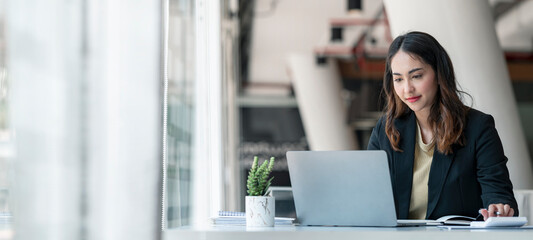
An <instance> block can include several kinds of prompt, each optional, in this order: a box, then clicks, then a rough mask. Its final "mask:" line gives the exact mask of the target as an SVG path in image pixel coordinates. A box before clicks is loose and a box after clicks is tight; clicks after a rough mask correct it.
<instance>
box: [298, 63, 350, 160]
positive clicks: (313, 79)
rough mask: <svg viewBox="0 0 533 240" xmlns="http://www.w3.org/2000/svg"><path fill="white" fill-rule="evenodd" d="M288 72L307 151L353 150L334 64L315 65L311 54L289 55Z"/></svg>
mask: <svg viewBox="0 0 533 240" xmlns="http://www.w3.org/2000/svg"><path fill="white" fill-rule="evenodd" d="M289 71H290V73H289V74H290V76H291V79H292V83H293V86H294V90H295V92H296V99H297V101H298V107H299V110H300V115H301V117H302V122H303V125H304V129H305V135H306V137H307V141H308V142H309V147H310V148H311V150H351V149H356V148H357V142H356V138H355V137H354V133H353V130H352V129H350V128H349V126H348V117H347V109H346V107H345V105H344V103H343V101H342V99H341V90H342V86H341V80H340V76H339V73H338V71H337V66H336V65H335V62H333V61H331V60H330V61H328V63H327V64H325V65H318V64H316V63H315V57H314V56H313V55H311V54H292V55H290V56H289Z"/></svg>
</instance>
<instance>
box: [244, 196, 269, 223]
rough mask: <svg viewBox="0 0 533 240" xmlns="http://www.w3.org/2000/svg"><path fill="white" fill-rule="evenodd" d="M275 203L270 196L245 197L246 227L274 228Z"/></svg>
mask: <svg viewBox="0 0 533 240" xmlns="http://www.w3.org/2000/svg"><path fill="white" fill-rule="evenodd" d="M275 214H276V202H275V201H274V197H270V196H246V226H247V227H274V216H275Z"/></svg>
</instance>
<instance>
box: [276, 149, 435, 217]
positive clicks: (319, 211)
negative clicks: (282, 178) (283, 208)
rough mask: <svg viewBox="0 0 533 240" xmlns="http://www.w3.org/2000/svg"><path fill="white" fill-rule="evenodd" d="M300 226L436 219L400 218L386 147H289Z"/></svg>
mask: <svg viewBox="0 0 533 240" xmlns="http://www.w3.org/2000/svg"><path fill="white" fill-rule="evenodd" d="M287 162H288V166H289V175H290V179H291V185H292V193H293V196H294V205H295V208H296V217H297V219H298V221H299V222H300V225H308V226H315V225H317V226H368V227H396V226H418V225H429V224H431V223H434V221H432V220H397V219H396V210H395V206H394V196H393V193H392V185H391V180H390V174H389V165H388V161H387V154H386V153H385V151H366V150H365V151H288V152H287Z"/></svg>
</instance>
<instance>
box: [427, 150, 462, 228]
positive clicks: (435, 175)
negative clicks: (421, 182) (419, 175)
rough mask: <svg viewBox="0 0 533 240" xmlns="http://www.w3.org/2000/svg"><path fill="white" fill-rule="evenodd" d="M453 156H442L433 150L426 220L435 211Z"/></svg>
mask: <svg viewBox="0 0 533 240" xmlns="http://www.w3.org/2000/svg"><path fill="white" fill-rule="evenodd" d="M454 152H455V150H454ZM454 156H455V155H454V154H449V155H444V154H443V153H441V152H439V151H437V148H435V152H434V153H433V161H432V163H431V169H430V171H429V180H428V207H427V213H426V218H428V217H429V216H431V213H433V210H435V207H436V206H437V203H438V201H439V198H440V194H441V192H442V187H443V186H444V182H446V177H447V176H448V171H449V170H450V167H451V165H452V162H453V158H454Z"/></svg>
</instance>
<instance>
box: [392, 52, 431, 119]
mask: <svg viewBox="0 0 533 240" xmlns="http://www.w3.org/2000/svg"><path fill="white" fill-rule="evenodd" d="M391 70H392V80H393V83H394V91H395V92H396V95H397V96H398V98H400V99H401V100H402V101H403V102H404V103H405V104H406V105H407V106H408V107H409V108H410V109H411V110H413V111H414V112H415V113H416V114H417V115H418V114H419V113H426V114H429V111H430V109H431V105H432V104H433V102H434V100H435V96H436V95H437V88H438V85H437V79H436V78H435V71H433V68H431V66H430V65H428V64H426V63H424V62H423V61H421V58H419V57H415V58H413V57H411V55H409V54H408V53H406V52H404V51H402V50H400V51H398V52H397V53H396V55H394V57H392V60H391Z"/></svg>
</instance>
